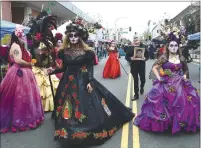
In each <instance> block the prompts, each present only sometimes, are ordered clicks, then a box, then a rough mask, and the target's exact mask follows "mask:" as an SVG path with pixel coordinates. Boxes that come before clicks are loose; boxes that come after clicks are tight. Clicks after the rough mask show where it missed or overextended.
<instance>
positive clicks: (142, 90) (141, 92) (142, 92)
mask: <svg viewBox="0 0 201 148" xmlns="http://www.w3.org/2000/svg"><path fill="white" fill-rule="evenodd" d="M140 94H141V95H143V94H144V88H143V87H142V88H141V89H140Z"/></svg>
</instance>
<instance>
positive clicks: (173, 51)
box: [168, 41, 179, 53]
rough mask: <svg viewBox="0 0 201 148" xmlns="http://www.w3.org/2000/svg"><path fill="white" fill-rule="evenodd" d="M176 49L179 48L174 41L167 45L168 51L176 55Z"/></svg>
mask: <svg viewBox="0 0 201 148" xmlns="http://www.w3.org/2000/svg"><path fill="white" fill-rule="evenodd" d="M178 48H179V47H178V44H177V42H175V41H171V42H170V44H169V46H168V50H169V52H171V53H177V51H178Z"/></svg>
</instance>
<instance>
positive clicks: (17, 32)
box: [15, 25, 27, 43]
mask: <svg viewBox="0 0 201 148" xmlns="http://www.w3.org/2000/svg"><path fill="white" fill-rule="evenodd" d="M15 35H16V36H17V37H18V39H19V40H20V42H23V43H26V42H27V38H26V35H25V33H24V29H23V26H21V25H16V29H15Z"/></svg>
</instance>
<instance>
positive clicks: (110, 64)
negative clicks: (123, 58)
mask: <svg viewBox="0 0 201 148" xmlns="http://www.w3.org/2000/svg"><path fill="white" fill-rule="evenodd" d="M108 50H109V51H108V52H109V58H108V60H107V62H106V64H105V67H104V70H103V78H112V79H115V78H117V77H119V76H120V75H121V69H120V62H119V53H118V50H117V47H116V44H115V42H113V41H112V42H111V43H110V47H109V49H108Z"/></svg>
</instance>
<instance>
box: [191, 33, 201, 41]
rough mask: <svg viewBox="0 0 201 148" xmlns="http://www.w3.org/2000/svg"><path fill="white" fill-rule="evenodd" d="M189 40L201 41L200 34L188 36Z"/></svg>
mask: <svg viewBox="0 0 201 148" xmlns="http://www.w3.org/2000/svg"><path fill="white" fill-rule="evenodd" d="M188 40H200V32H198V33H194V34H191V35H188Z"/></svg>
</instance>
